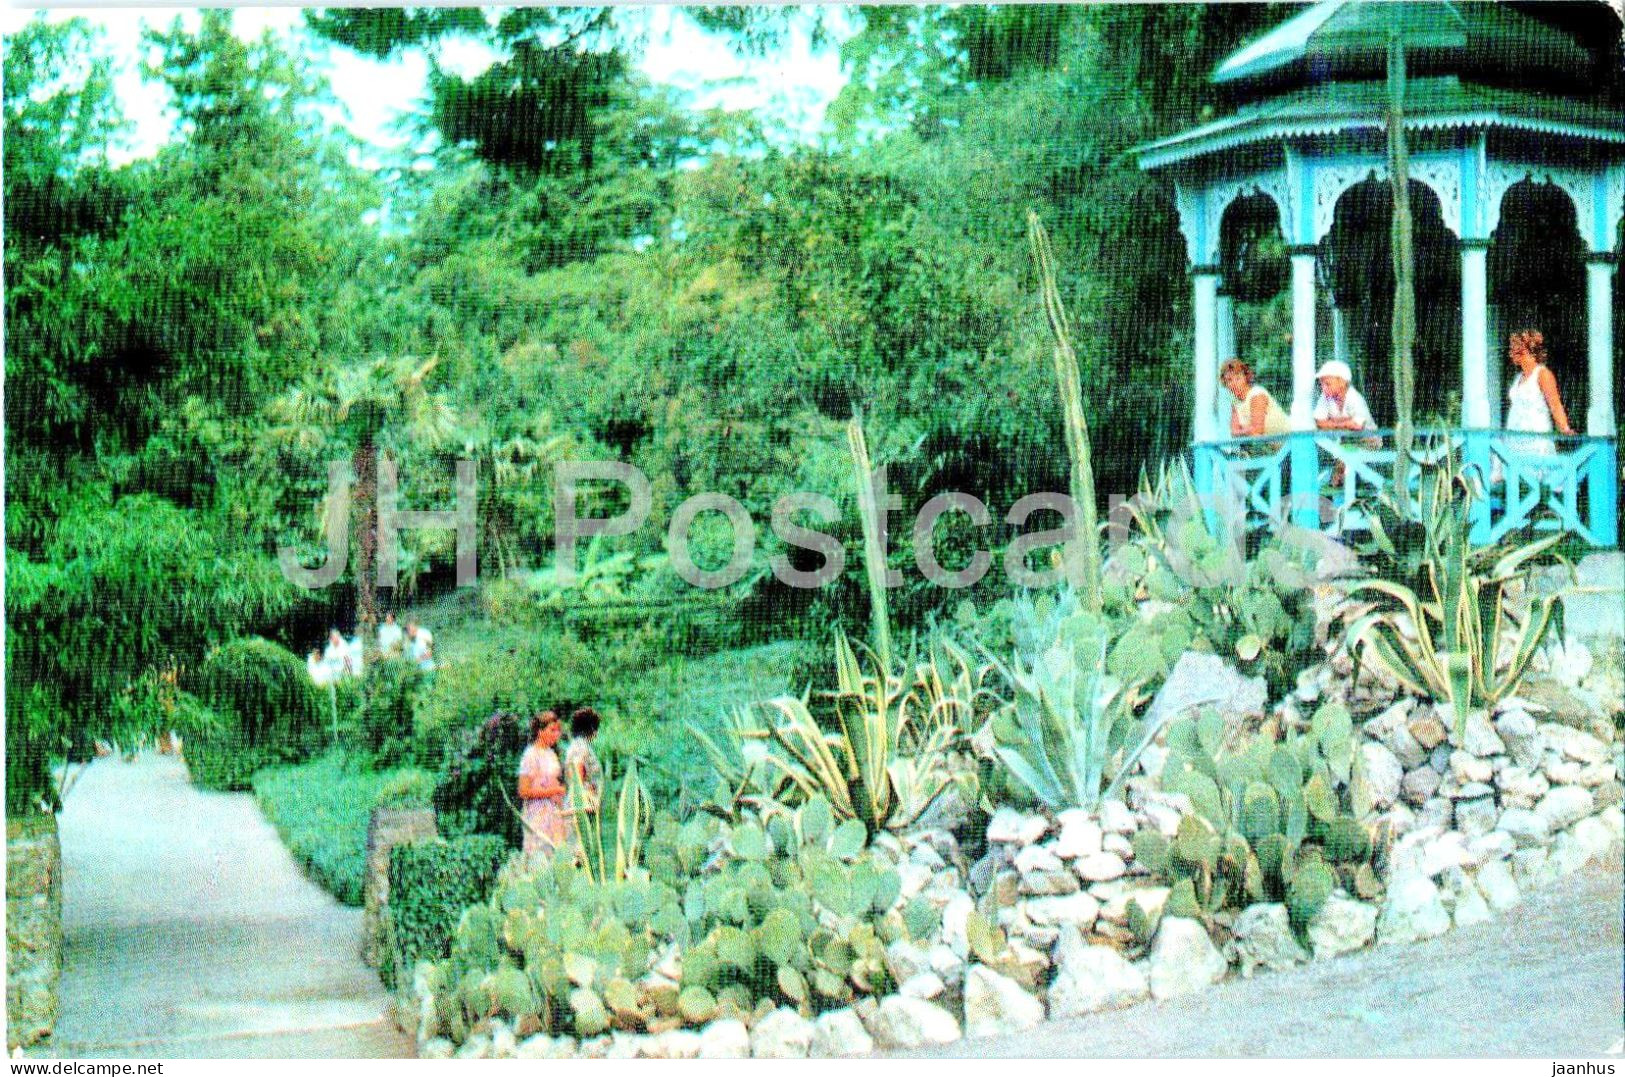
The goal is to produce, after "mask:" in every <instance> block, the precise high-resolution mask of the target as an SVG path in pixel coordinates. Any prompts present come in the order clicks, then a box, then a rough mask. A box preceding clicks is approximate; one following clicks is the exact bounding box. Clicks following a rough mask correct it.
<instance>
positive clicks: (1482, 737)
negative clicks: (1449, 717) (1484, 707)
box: [1450, 711, 1507, 757]
mask: <svg viewBox="0 0 1625 1077" xmlns="http://www.w3.org/2000/svg"><path fill="white" fill-rule="evenodd" d="M1450 743H1451V744H1455V743H1456V731H1455V729H1454V728H1451V730H1450ZM1460 746H1461V747H1462V748H1464V749H1465V750H1466V751H1467V752H1469V753H1470V754H1472V755H1478V756H1486V757H1488V756H1492V755H1501V754H1502V753H1504V752H1505V751H1506V750H1507V748H1506V745H1505V744H1504V743H1502V741H1501V738H1500V737H1499V736H1497V735H1496V732H1495V727H1494V726H1492V725H1490V720H1489V719H1488V718H1487V717H1485V715H1484V712H1483V711H1472V712H1471V713H1469V714H1468V715H1467V727H1466V736H1465V737H1463V738H1462V740H1461V745H1460Z"/></svg>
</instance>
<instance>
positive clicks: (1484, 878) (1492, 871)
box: [1474, 860, 1523, 912]
mask: <svg viewBox="0 0 1625 1077" xmlns="http://www.w3.org/2000/svg"><path fill="white" fill-rule="evenodd" d="M1474 881H1475V882H1476V884H1477V886H1478V890H1479V893H1481V894H1483V895H1484V901H1485V902H1486V903H1487V904H1488V905H1489V907H1490V908H1492V909H1494V910H1495V911H1496V912H1505V911H1506V910H1508V909H1510V908H1512V906H1514V905H1516V904H1517V903H1518V902H1520V901H1522V900H1523V895H1522V894H1521V893H1519V892H1518V884H1517V882H1516V881H1515V880H1514V879H1513V878H1512V865H1511V862H1510V861H1508V860H1491V861H1490V862H1489V863H1487V864H1485V865H1484V866H1483V867H1481V868H1479V869H1478V876H1477V878H1476V879H1475V880H1474Z"/></svg>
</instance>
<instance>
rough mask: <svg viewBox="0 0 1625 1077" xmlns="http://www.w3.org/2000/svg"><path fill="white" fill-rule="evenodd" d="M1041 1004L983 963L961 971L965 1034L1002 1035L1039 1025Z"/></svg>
mask: <svg viewBox="0 0 1625 1077" xmlns="http://www.w3.org/2000/svg"><path fill="white" fill-rule="evenodd" d="M1043 1020H1044V1004H1043V1003H1042V1002H1040V1001H1038V1000H1037V999H1036V998H1034V997H1033V996H1031V995H1029V994H1028V993H1027V992H1026V991H1024V990H1022V987H1021V985H1020V984H1018V983H1016V981H1014V980H1012V979H1010V977H1008V976H1003V975H1000V974H999V973H997V972H994V971H993V970H992V969H990V968H988V967H987V966H986V965H972V966H971V967H970V971H969V972H967V973H966V974H965V1034H966V1035H967V1036H1002V1035H1005V1034H1007V1033H1011V1032H1021V1031H1024V1030H1025V1029H1029V1028H1032V1027H1034V1026H1035V1025H1038V1024H1041V1023H1042V1022H1043Z"/></svg>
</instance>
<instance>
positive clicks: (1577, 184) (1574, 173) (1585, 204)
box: [1484, 161, 1618, 249]
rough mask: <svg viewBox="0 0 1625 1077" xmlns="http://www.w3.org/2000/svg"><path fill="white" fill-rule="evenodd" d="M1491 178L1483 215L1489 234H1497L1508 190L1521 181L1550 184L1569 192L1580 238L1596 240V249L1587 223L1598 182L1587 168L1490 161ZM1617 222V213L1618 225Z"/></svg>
mask: <svg viewBox="0 0 1625 1077" xmlns="http://www.w3.org/2000/svg"><path fill="white" fill-rule="evenodd" d="M1488 180H1489V182H1488V183H1487V184H1486V192H1485V193H1486V198H1487V201H1486V204H1485V207H1484V208H1485V214H1484V219H1485V223H1486V224H1487V226H1488V229H1489V233H1490V235H1494V234H1495V231H1496V229H1498V228H1499V227H1500V226H1501V204H1502V203H1503V202H1504V201H1505V200H1506V196H1507V192H1508V191H1510V190H1512V188H1514V187H1516V186H1517V185H1518V184H1520V183H1530V184H1535V185H1537V186H1538V185H1547V186H1551V187H1556V188H1557V189H1558V190H1560V191H1562V192H1563V193H1564V194H1565V195H1567V196H1568V199H1569V202H1570V203H1571V204H1572V205H1573V206H1574V221H1575V224H1576V225H1578V227H1579V229H1580V238H1581V239H1582V240H1584V241H1585V242H1587V243H1591V244H1593V249H1596V247H1595V241H1596V239H1597V237H1596V236H1594V235H1588V234H1587V232H1588V231H1589V229H1588V225H1589V224H1590V223H1591V221H1592V219H1593V216H1594V215H1593V212H1592V208H1593V199H1592V196H1593V193H1594V188H1595V186H1596V184H1595V182H1594V180H1595V176H1594V175H1593V174H1592V173H1590V172H1587V171H1586V170H1584V169H1579V168H1566V167H1563V166H1554V165H1536V164H1527V163H1520V162H1510V161H1491V162H1490V166H1489V177H1488ZM1617 224H1618V218H1617V215H1616V217H1615V227H1617ZM1611 231H1612V230H1610V232H1611Z"/></svg>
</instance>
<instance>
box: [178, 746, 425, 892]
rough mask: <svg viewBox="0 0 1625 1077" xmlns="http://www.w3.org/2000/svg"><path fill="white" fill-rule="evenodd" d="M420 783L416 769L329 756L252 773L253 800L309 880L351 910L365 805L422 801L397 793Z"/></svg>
mask: <svg viewBox="0 0 1625 1077" xmlns="http://www.w3.org/2000/svg"><path fill="white" fill-rule="evenodd" d="M187 752H188V753H190V752H191V746H190V745H188V746H187ZM428 781H429V776H428V775H427V774H425V773H424V772H423V771H421V770H412V769H404V770H398V771H382V772H380V771H374V770H371V769H369V768H368V767H366V766H365V765H364V760H359V759H357V758H356V757H354V756H352V755H350V754H348V753H346V752H343V751H336V752H328V753H327V754H326V755H323V756H321V757H320V758H318V759H314V760H312V761H310V762H308V763H302V764H299V765H297V766H273V767H267V768H266V769H264V770H261V771H260V772H259V773H258V774H256V775H254V797H255V799H256V800H257V801H258V802H259V806H260V810H261V811H263V812H264V813H265V817H266V818H267V819H269V820H270V821H271V825H272V826H274V827H276V830H277V833H278V834H279V835H280V836H281V838H282V843H283V844H284V845H286V846H287V847H288V851H289V852H290V853H292V854H293V858H294V859H295V860H297V861H298V862H299V864H300V866H301V867H303V868H304V869H305V871H306V872H307V873H308V874H309V875H310V877H311V878H312V879H314V880H315V881H316V883H317V884H319V885H320V886H321V887H323V888H324V889H325V890H327V891H328V892H329V893H331V894H332V895H333V896H334V897H336V898H338V899H339V900H340V901H342V902H344V903H345V904H346V905H359V904H361V888H362V882H363V880H364V879H365V877H366V859H367V824H368V821H369V820H370V819H371V816H372V810H373V808H374V807H380V806H382V807H397V806H399V807H407V806H412V805H414V804H422V803H426V801H427V797H426V796H424V797H422V798H421V799H417V800H413V799H410V797H409V794H408V793H405V792H403V791H407V790H412V789H414V788H416V789H417V790H419V791H420V793H421V790H422V788H423V787H424V785H425V784H426V783H427V782H428ZM386 801H387V803H386Z"/></svg>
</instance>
